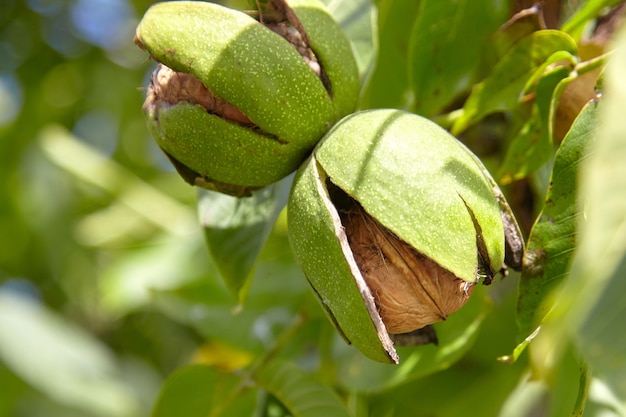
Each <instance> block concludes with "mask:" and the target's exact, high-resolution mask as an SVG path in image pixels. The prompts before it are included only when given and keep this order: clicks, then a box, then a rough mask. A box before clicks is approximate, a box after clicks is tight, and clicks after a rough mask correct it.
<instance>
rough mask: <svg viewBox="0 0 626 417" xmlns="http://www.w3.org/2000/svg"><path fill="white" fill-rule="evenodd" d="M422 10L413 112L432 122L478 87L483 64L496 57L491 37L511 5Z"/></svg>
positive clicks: (461, 4)
mask: <svg viewBox="0 0 626 417" xmlns="http://www.w3.org/2000/svg"><path fill="white" fill-rule="evenodd" d="M419 4H420V10H419V12H418V15H417V20H416V21H415V24H414V25H413V28H412V31H411V37H410V40H409V57H408V64H409V69H408V72H409V80H410V86H411V91H412V93H413V100H414V103H413V106H412V110H413V111H414V112H415V113H418V114H421V115H424V116H427V117H428V116H432V115H433V114H436V113H437V112H439V111H441V110H442V109H443V108H444V107H445V106H446V105H448V104H449V103H450V102H451V101H452V100H453V99H455V98H457V97H458V96H459V95H460V94H462V93H464V92H466V91H468V90H469V89H470V88H471V86H472V85H473V84H474V83H475V82H476V78H477V76H478V75H479V74H478V71H479V70H480V69H481V68H480V66H481V64H482V63H483V62H484V60H485V59H486V57H488V56H489V54H490V53H491V54H493V53H494V51H493V50H490V47H491V46H492V45H493V43H492V42H490V41H489V36H490V35H491V34H492V33H493V32H495V30H496V29H497V28H498V26H500V25H501V24H502V22H504V20H505V19H506V16H507V14H508V12H509V11H508V2H505V1H500V0H460V1H455V2H448V1H440V0H424V1H421V2H419ZM451 22H454V24H453V25H451V24H450V23H451ZM459 45H463V47H459ZM489 57H490V56H489Z"/></svg>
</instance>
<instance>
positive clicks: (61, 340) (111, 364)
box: [0, 289, 141, 417]
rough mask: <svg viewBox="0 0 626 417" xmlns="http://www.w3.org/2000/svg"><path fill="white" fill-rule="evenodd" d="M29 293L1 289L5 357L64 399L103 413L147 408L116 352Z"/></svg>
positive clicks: (0, 345)
mask: <svg viewBox="0 0 626 417" xmlns="http://www.w3.org/2000/svg"><path fill="white" fill-rule="evenodd" d="M25 297H26V296H24V295H19V294H17V293H15V292H11V291H9V290H7V289H0V359H2V361H3V362H4V363H6V364H7V366H8V367H9V368H10V369H11V370H12V371H13V372H15V374H17V375H19V376H20V377H21V378H23V379H24V380H25V381H26V382H28V383H29V384H31V385H32V386H33V387H35V388H37V389H39V390H41V391H42V392H44V393H45V394H46V395H48V396H49V397H50V398H53V399H55V400H56V401H58V402H59V403H63V404H66V405H69V406H72V407H76V408H77V409H79V410H83V411H84V412H86V413H93V414H94V415H98V416H103V417H110V416H119V417H125V416H128V417H130V416H135V415H138V413H139V411H140V410H141V407H140V405H139V403H138V401H137V399H136V398H135V396H134V395H135V393H134V392H133V389H132V387H131V386H129V385H128V384H127V383H126V382H125V381H124V380H123V379H122V374H121V372H120V369H119V367H118V364H117V363H116V360H115V357H114V356H113V353H112V352H111V351H110V350H109V349H108V348H107V347H106V346H105V345H104V344H103V343H101V342H100V341H98V340H96V339H95V338H93V337H92V336H91V335H89V334H88V333H86V332H85V331H83V330H82V329H80V328H78V327H77V326H75V325H73V324H71V323H69V322H68V321H66V320H64V319H63V318H61V317H59V316H58V315H56V314H55V313H53V312H51V311H49V310H48V309H46V308H45V307H43V306H41V305H40V304H38V303H37V302H36V301H34V300H29V299H27V298H25Z"/></svg>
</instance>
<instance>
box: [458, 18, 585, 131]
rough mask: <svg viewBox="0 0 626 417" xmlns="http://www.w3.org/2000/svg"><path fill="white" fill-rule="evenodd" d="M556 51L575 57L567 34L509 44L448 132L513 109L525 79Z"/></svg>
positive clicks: (536, 36)
mask: <svg viewBox="0 0 626 417" xmlns="http://www.w3.org/2000/svg"><path fill="white" fill-rule="evenodd" d="M559 51H566V52H568V53H569V54H570V55H575V54H576V44H575V43H574V41H573V40H572V39H571V38H570V37H569V36H568V35H566V34H565V33H563V32H559V31H556V30H541V31H538V32H534V33H532V34H530V35H528V36H526V37H525V38H523V39H521V40H520V41H519V42H517V43H516V44H515V45H513V47H512V49H511V50H510V51H509V52H508V53H507V54H506V55H505V56H503V57H502V59H501V60H500V61H499V62H498V63H497V64H496V66H495V67H494V68H493V70H492V71H491V73H490V74H489V76H488V77H487V78H486V79H485V80H483V81H482V82H481V83H480V84H478V85H476V86H475V87H474V89H473V90H472V93H471V94H470V96H469V98H468V99H467V101H466V102H465V105H464V107H463V114H462V115H461V116H460V117H459V118H458V119H457V120H456V121H455V122H454V125H453V127H452V133H453V134H455V135H457V134H459V133H460V132H462V131H464V130H465V129H467V128H468V127H469V126H470V125H472V124H474V123H476V122H477V121H479V120H480V119H482V118H483V117H485V116H486V115H488V114H490V113H494V112H497V111H511V110H513V109H515V108H517V107H518V106H519V103H520V100H521V99H522V95H523V94H524V91H525V88H526V84H527V82H528V80H530V79H531V78H532V77H533V76H536V74H537V72H538V70H541V69H542V68H543V67H545V65H546V61H548V62H550V61H549V60H550V58H551V57H552V59H556V58H554V57H553V54H555V53H556V52H559ZM557 56H560V55H557Z"/></svg>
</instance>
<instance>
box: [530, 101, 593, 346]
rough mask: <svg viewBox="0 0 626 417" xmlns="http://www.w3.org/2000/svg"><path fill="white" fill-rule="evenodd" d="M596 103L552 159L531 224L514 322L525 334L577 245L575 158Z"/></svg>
mask: <svg viewBox="0 0 626 417" xmlns="http://www.w3.org/2000/svg"><path fill="white" fill-rule="evenodd" d="M597 107H598V105H597V103H595V102H591V103H589V104H588V105H587V106H586V107H585V108H584V109H583V111H582V112H581V114H580V115H579V116H578V118H577V119H576V120H575V121H574V124H573V125H572V128H571V129H570V131H569V133H568V134H567V136H566V137H565V139H564V140H563V143H562V145H561V147H560V149H559V150H558V152H557V154H556V156H555V159H554V167H553V170H552V176H551V180H550V184H551V185H550V187H549V189H548V192H547V195H546V198H545V205H544V208H543V211H542V213H541V215H540V216H539V218H538V219H537V221H536V223H535V225H534V226H533V228H532V231H531V233H530V236H529V239H528V247H527V250H526V253H525V255H524V269H523V271H522V276H521V279H520V284H519V299H518V326H519V329H520V334H521V335H522V336H526V335H528V334H530V333H531V332H532V331H533V330H534V329H535V328H536V327H537V325H538V324H539V323H540V322H541V320H542V319H543V317H544V315H545V314H546V312H547V310H548V309H549V308H550V306H549V305H546V304H545V303H544V301H545V299H546V297H547V296H548V295H549V294H551V292H552V291H553V290H554V289H555V288H556V286H557V285H558V284H559V283H560V282H561V281H562V280H563V279H564V278H565V276H566V274H567V271H568V268H569V264H570V259H571V257H572V253H573V251H574V248H575V245H576V224H577V222H578V221H579V216H580V214H581V213H580V210H579V208H578V207H577V205H576V203H577V198H578V196H577V184H578V169H579V162H580V161H581V159H583V158H584V156H585V149H586V146H588V142H589V140H590V138H591V137H592V135H593V134H594V133H595V128H596V125H595V122H596V113H597Z"/></svg>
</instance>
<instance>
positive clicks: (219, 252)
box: [198, 176, 293, 302]
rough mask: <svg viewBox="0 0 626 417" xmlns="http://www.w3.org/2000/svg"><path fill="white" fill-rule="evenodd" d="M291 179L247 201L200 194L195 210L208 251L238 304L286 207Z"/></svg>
mask: <svg viewBox="0 0 626 417" xmlns="http://www.w3.org/2000/svg"><path fill="white" fill-rule="evenodd" d="M292 180H293V176H288V177H286V178H284V179H282V180H281V181H279V182H277V183H274V184H272V185H269V186H267V187H265V188H262V189H260V190H258V191H254V192H253V193H252V196H251V197H247V198H237V197H232V196H228V195H225V194H220V193H216V192H212V191H206V190H202V191H200V197H199V202H198V210H199V212H200V219H201V222H202V225H203V226H204V231H205V236H206V241H207V245H208V248H209V252H210V253H211V255H212V257H213V259H214V261H215V264H216V266H217V268H218V270H219V271H220V274H221V275H222V278H223V279H224V282H225V283H226V286H227V287H228V288H229V289H230V291H231V292H232V293H233V294H234V295H235V296H236V297H237V299H238V300H239V302H242V301H243V299H244V298H245V294H246V290H247V287H248V285H249V283H250V282H249V278H250V272H251V271H252V268H253V266H254V263H255V261H256V258H257V256H258V255H259V252H260V251H261V249H262V248H263V245H264V244H265V241H266V240H267V237H268V236H269V234H270V232H271V231H272V227H273V226H274V222H275V221H276V218H277V217H278V215H279V214H280V212H281V210H282V209H283V207H284V206H285V204H287V198H288V196H289V188H290V187H291V182H292Z"/></svg>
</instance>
